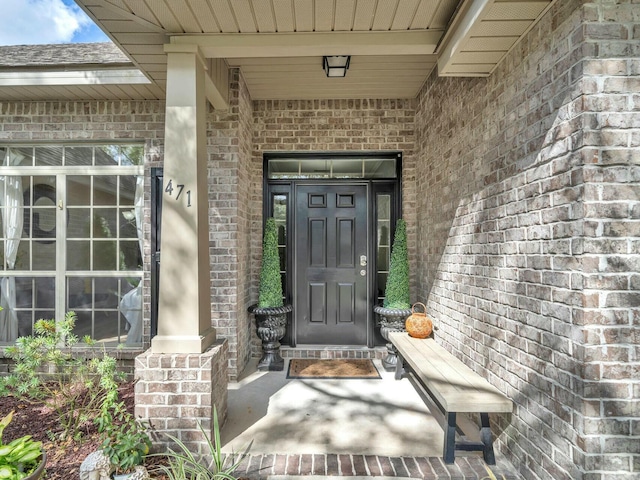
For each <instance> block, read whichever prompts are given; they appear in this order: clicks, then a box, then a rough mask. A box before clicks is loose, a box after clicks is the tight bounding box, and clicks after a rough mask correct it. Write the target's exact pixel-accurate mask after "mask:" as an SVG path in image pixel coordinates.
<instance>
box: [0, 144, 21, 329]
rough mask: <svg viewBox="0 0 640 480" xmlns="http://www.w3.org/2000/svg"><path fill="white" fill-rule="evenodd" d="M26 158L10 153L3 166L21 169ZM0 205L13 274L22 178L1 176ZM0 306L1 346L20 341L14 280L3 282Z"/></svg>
mask: <svg viewBox="0 0 640 480" xmlns="http://www.w3.org/2000/svg"><path fill="white" fill-rule="evenodd" d="M23 158H24V156H23V155H21V154H20V153H16V152H11V151H10V152H9V153H7V154H6V158H5V162H4V165H8V166H13V165H18V164H19V163H20V162H21V161H22V159H23ZM0 205H1V206H2V207H3V208H2V234H3V237H4V239H5V241H4V258H5V259H6V262H7V268H8V269H9V270H13V269H14V267H15V265H16V257H17V256H18V247H19V246H20V237H22V223H23V218H24V216H23V215H24V202H23V192H22V177H20V176H4V175H3V176H0ZM0 306H2V310H1V311H0V342H13V341H15V340H16V339H17V338H18V315H17V313H16V280H15V277H1V278H0Z"/></svg>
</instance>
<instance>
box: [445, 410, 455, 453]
mask: <svg viewBox="0 0 640 480" xmlns="http://www.w3.org/2000/svg"><path fill="white" fill-rule="evenodd" d="M446 417H447V424H446V425H445V430H444V452H443V454H442V456H443V458H444V463H447V464H449V463H453V462H454V460H455V456H456V414H455V412H453V413H452V412H447V413H446Z"/></svg>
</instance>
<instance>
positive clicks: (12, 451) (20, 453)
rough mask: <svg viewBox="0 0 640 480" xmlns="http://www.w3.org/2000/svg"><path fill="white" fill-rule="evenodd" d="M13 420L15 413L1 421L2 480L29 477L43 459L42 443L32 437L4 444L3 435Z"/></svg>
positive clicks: (0, 475) (0, 463) (24, 437)
mask: <svg viewBox="0 0 640 480" xmlns="http://www.w3.org/2000/svg"><path fill="white" fill-rule="evenodd" d="M12 419H13V412H11V413H9V415H7V416H6V417H4V418H3V419H2V420H0V478H2V479H3V480H21V479H23V478H25V477H27V476H29V475H30V474H31V473H33V472H34V471H35V470H36V469H37V468H38V465H40V461H41V458H42V442H36V441H35V440H33V439H32V438H31V435H25V436H23V437H20V438H17V439H15V440H13V441H12V442H10V443H7V444H4V443H2V433H3V431H4V429H5V428H6V427H7V425H9V423H11V420H12Z"/></svg>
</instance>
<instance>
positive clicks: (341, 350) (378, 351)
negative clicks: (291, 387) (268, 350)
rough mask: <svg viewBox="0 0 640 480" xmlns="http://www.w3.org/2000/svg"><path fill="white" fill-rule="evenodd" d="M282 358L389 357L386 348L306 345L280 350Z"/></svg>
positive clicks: (283, 347)
mask: <svg viewBox="0 0 640 480" xmlns="http://www.w3.org/2000/svg"><path fill="white" fill-rule="evenodd" d="M280 354H281V355H282V358H326V359H333V358H371V359H379V360H380V359H382V358H384V357H385V356H386V355H387V348H386V347H384V346H379V347H374V348H368V347H348V346H347V347H343V346H340V345H328V346H327V345H304V346H302V347H295V348H293V347H285V346H282V347H281V348H280Z"/></svg>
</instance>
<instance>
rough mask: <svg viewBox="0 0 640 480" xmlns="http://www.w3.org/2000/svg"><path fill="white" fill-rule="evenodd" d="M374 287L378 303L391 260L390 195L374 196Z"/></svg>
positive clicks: (382, 292)
mask: <svg viewBox="0 0 640 480" xmlns="http://www.w3.org/2000/svg"><path fill="white" fill-rule="evenodd" d="M376 217H377V218H376V233H377V235H376V269H377V272H376V286H377V290H378V291H377V296H378V302H380V301H381V300H382V299H383V298H384V290H385V287H386V284H387V274H388V273H389V263H390V260H391V195H389V194H386V193H385V194H378V195H376Z"/></svg>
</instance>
